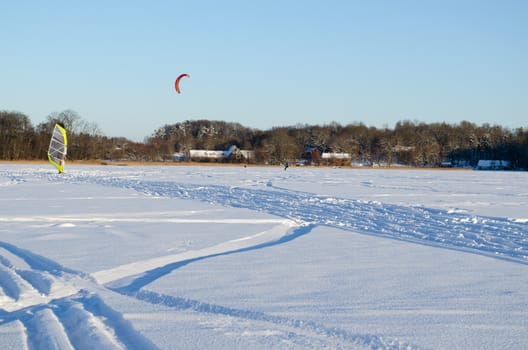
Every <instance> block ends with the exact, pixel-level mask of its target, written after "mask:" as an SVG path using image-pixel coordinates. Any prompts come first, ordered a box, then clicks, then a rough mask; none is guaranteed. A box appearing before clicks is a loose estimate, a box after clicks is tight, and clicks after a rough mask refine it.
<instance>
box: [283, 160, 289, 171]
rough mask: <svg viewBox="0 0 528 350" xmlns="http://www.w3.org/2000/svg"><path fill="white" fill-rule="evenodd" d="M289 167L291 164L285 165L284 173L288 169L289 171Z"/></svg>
mask: <svg viewBox="0 0 528 350" xmlns="http://www.w3.org/2000/svg"><path fill="white" fill-rule="evenodd" d="M289 166H290V164H289V163H288V162H286V163H284V171H286V169H288V167H289Z"/></svg>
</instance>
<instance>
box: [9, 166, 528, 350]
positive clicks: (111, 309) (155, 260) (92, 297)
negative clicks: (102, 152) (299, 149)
mask: <svg viewBox="0 0 528 350" xmlns="http://www.w3.org/2000/svg"><path fill="white" fill-rule="evenodd" d="M526 208H528V173H527V172H477V171H442V170H371V169H331V168H311V167H298V168H289V169H288V170H287V171H284V170H283V168H271V167H269V168H267V167H247V168H243V167H213V166H199V167H197V166H175V167H134V166H129V167H113V166H68V167H67V168H66V171H65V173H64V174H62V175H58V174H56V171H55V170H54V169H53V168H51V167H49V166H45V165H10V164H0V348H2V349H9V348H12V349H25V348H26V349H73V348H75V349H85V348H97V349H125V348H127V349H158V348H159V349H189V348H191V349H193V348H195V349H196V348H210V349H213V348H214V349H248V348H251V349H271V348H273V349H321V348H330V349H336V348H343V349H421V348H426V349H470V348H471V349H499V348H500V349H522V348H528V211H527V209H526Z"/></svg>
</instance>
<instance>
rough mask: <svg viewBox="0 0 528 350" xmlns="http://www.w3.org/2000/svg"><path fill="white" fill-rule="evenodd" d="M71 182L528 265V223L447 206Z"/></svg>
mask: <svg viewBox="0 0 528 350" xmlns="http://www.w3.org/2000/svg"><path fill="white" fill-rule="evenodd" d="M67 181H72V182H76V181H79V182H89V183H97V184H100V185H104V186H112V187H119V188H130V189H133V190H136V191H139V192H142V193H146V194H149V195H153V196H163V197H171V198H180V199H193V200H199V201H204V202H209V203H214V204H220V205H224V206H230V207H236V208H246V209H250V210H255V211H261V212H266V213H269V214H272V215H275V216H279V217H283V218H286V219H290V220H292V221H295V222H298V223H304V224H305V225H325V226H331V227H335V228H339V229H344V230H349V231H354V232H360V233H364V234H369V235H376V236H383V237H387V238H391V239H397V240H403V241H408V242H414V243H419V244H425V245H431V246H436V247H442V248H447V249H454V250H459V251H465V252H471V253H475V254H482V255H486V256H491V257H494V258H499V259H505V260H509V261H513V262H517V263H522V264H528V222H516V221H513V220H509V219H505V218H498V217H484V216H476V215H467V214H464V213H457V212H451V211H445V210H438V209H431V208H424V207H418V206H416V207H413V206H400V205H393V204H384V203H380V202H374V201H359V200H351V199H344V198H336V197H329V196H320V195H314V194H311V193H309V192H300V191H291V190H287V189H281V188H276V187H274V186H273V184H272V182H268V183H267V185H266V186H267V187H266V188H265V189H259V188H247V187H229V186H219V185H193V184H180V183H174V182H156V181H152V182H147V181H138V180H134V179H121V178H116V177H100V176H98V177H90V176H74V175H73V176H71V177H70V178H69V179H68V180H67Z"/></svg>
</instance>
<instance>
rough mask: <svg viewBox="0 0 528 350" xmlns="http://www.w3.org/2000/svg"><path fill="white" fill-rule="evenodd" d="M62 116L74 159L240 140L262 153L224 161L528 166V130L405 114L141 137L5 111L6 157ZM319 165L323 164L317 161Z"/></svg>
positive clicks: (35, 151) (38, 140) (67, 117)
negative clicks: (313, 154)
mask: <svg viewBox="0 0 528 350" xmlns="http://www.w3.org/2000/svg"><path fill="white" fill-rule="evenodd" d="M57 122H61V123H62V124H64V125H65V127H66V130H67V131H68V140H69V141H68V159H69V160H70V161H75V160H101V161H143V162H154V161H156V162H159V161H173V159H174V158H173V157H174V154H175V153H178V154H181V155H184V156H185V155H188V154H189V151H190V150H193V149H200V150H227V149H228V148H229V147H230V146H232V145H235V146H237V147H238V148H239V149H241V150H251V151H253V152H254V155H255V156H254V158H253V159H251V160H243V159H224V160H222V161H223V162H251V163H256V164H270V165H275V164H283V163H285V162H290V163H294V162H297V161H299V160H301V159H304V158H305V157H306V155H307V150H308V149H311V150H314V149H315V150H318V151H319V153H321V154H322V153H323V152H333V153H344V154H347V155H349V157H350V159H347V164H342V160H341V163H340V164H337V165H350V164H360V165H363V166H387V167H390V166H395V165H405V166H412V167H439V166H442V165H445V164H450V165H452V166H455V167H475V166H476V165H477V163H478V161H479V160H484V159H486V160H504V161H508V163H509V168H511V169H521V170H527V169H528V129H527V128H518V129H514V130H512V129H509V128H506V127H503V126H500V125H489V124H483V125H476V124H474V123H471V122H468V121H461V122H460V123H457V124H448V123H429V124H426V123H423V122H419V121H410V120H403V121H399V122H397V123H396V124H395V126H394V127H393V128H388V127H387V128H381V129H380V128H375V127H369V126H366V125H365V124H363V123H360V122H356V123H351V124H348V125H341V124H339V123H336V122H332V123H328V124H324V125H308V124H297V125H293V126H288V127H283V126H281V127H273V128H271V129H269V130H258V129H253V128H249V127H245V126H243V125H241V124H240V123H234V122H226V121H214V120H206V119H203V120H186V121H180V122H176V123H174V124H167V125H164V126H161V127H159V128H158V129H157V130H153V132H152V134H151V135H149V136H147V137H145V140H144V142H134V141H131V140H128V139H127V138H125V137H107V136H105V135H104V133H103V132H102V130H100V128H99V127H98V126H97V125H96V124H95V123H91V122H88V121H85V120H84V119H83V118H82V117H81V116H80V115H79V114H78V113H77V112H75V111H73V110H65V111H62V112H56V113H51V114H50V115H49V116H47V117H46V119H45V121H44V122H42V123H40V124H38V125H33V124H32V122H31V119H30V117H29V116H27V115H25V114H23V113H20V112H16V111H0V160H35V159H46V157H47V156H46V153H47V149H48V145H49V141H50V135H51V132H52V130H53V127H54V125H55V123H57ZM184 159H185V157H184ZM187 159H188V158H187ZM312 160H314V159H312ZM336 162H337V161H336ZM312 164H323V162H320V159H315V162H312ZM325 164H328V161H327V162H326V163H325ZM329 165H332V164H329ZM333 165H336V164H333Z"/></svg>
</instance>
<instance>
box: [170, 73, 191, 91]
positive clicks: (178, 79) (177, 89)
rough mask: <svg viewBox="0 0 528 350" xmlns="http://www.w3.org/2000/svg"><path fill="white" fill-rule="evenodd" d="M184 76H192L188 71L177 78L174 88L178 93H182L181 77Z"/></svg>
mask: <svg viewBox="0 0 528 350" xmlns="http://www.w3.org/2000/svg"><path fill="white" fill-rule="evenodd" d="M183 77H187V78H190V77H191V76H190V75H189V74H187V73H183V74H180V75H179V76H178V77H177V78H176V81H175V82H174V88H175V89H176V92H177V93H180V79H181V78H183Z"/></svg>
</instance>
